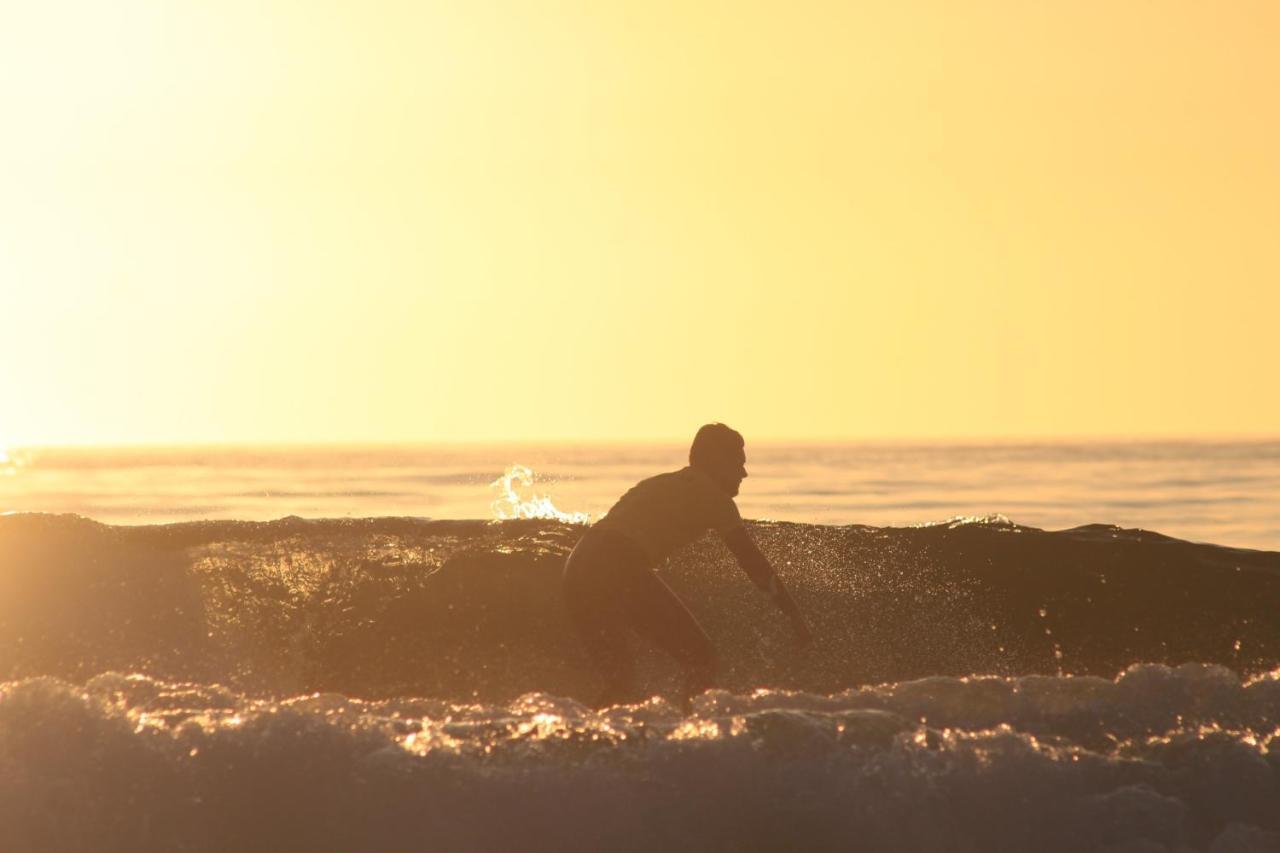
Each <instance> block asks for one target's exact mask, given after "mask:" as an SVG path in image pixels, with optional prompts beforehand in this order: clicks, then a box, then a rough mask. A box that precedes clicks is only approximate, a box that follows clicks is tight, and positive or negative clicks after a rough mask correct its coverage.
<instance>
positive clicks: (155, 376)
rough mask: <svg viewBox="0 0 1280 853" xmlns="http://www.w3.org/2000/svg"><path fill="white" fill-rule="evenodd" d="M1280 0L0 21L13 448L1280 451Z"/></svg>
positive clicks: (0, 254) (186, 3)
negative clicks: (600, 443)
mask: <svg viewBox="0 0 1280 853" xmlns="http://www.w3.org/2000/svg"><path fill="white" fill-rule="evenodd" d="M1278 43H1280V3H1276V2H1273V0H1257V2H1229V0H1228V1H1227V2H1220V3H1206V2H1203V0H1195V2H1190V0H1161V1H1160V2H1144V0H1132V2H1116V1H1115V0H1106V2H1093V0H1071V2H1065V0H1064V2H1027V0H985V2H984V0H975V2H967V3H957V2H954V0H910V2H904V1H903V0H899V1H898V2H884V3H880V2H877V3H857V2H846V3H815V2H787V3H781V2H778V3H749V2H716V3H712V2H688V0H685V2H661V0H635V2H633V0H621V2H620V1H619V0H611V2H605V3H601V2H598V0H596V1H593V2H581V3H574V2H542V3H531V2H521V0H503V2H496V3H489V2H477V0H466V2H462V0H455V2H451V3H423V2H369V0H363V2H357V1H356V0H335V2H312V0H308V2H303V1H302V0H296V2H286V0H243V2H242V0H219V2H217V3H212V2H205V0H166V1H165V2H157V0H116V2H112V3H106V2H97V0H95V1H94V2H87V0H86V2H71V0H43V1H42V2H39V3H25V2H17V0H0V117H2V120H3V127H4V132H3V133H2V134H0V163H2V164H3V176H4V180H3V186H2V187H0V312H2V314H0V316H2V317H3V326H2V327H0V328H2V332H3V333H2V334H0V441H8V442H10V443H64V442H80V443H117V442H150V441H159V442H185V441H325V440H368V441H392V440H421V441H430V440H457V439H482V440H493V439H528V440H541V439H551V438H594V439H628V438H685V437H687V436H688V435H689V434H691V433H692V430H693V428H694V427H695V426H696V425H697V424H699V423H702V422H703V421H706V420H724V421H726V422H729V423H730V424H733V425H734V426H736V427H738V428H739V429H741V430H742V431H743V432H744V433H745V434H746V435H747V436H748V439H749V440H750V439H760V438H793V439H795V438H859V437H934V438H953V437H971V436H1038V435H1052V436H1070V435H1163V434H1172V435H1201V434H1215V435H1217V434H1277V433H1280V395H1278V394H1277V393H1276V387H1277V380H1276V378H1275V374H1276V373H1277V367H1280V334H1277V322H1278V319H1277V318H1280V97H1277V92H1280V51H1278V50H1277V49H1276V45H1277V44H1278Z"/></svg>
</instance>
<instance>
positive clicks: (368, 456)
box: [0, 440, 1280, 550]
mask: <svg viewBox="0 0 1280 853" xmlns="http://www.w3.org/2000/svg"><path fill="white" fill-rule="evenodd" d="M687 453H688V450H687V446H684V445H564V444H562V445H530V446H519V445H490V446H485V445H454V446H434V447H297V448H288V447H260V448H252V447H206V448H134V449H65V448H64V449H47V450H39V449H33V450H10V451H8V452H7V453H5V452H3V449H0V512H5V511H19V512H50V513H76V514H78V515H84V516H86V517H88V518H93V519H95V520H97V521H102V522H106V523H110V524H156V523H164V522H172V521H196V520H205V519H239V520H252V521H266V520H269V519H273V518H282V517H284V516H289V515H298V516H302V517H304V518H362V517H379V516H413V517H429V518H471V519H477V518H494V517H495V506H494V503H495V501H499V504H498V506H497V507H496V509H497V510H498V511H502V512H508V513H509V512H511V511H512V505H511V502H510V501H508V500H503V498H504V494H503V492H502V490H501V489H499V488H495V487H493V486H491V485H490V484H492V483H494V482H495V481H497V480H499V479H500V478H501V477H502V476H503V475H504V473H506V472H508V471H510V470H511V469H512V468H513V467H514V466H524V467H525V468H527V469H529V471H530V472H531V474H532V483H531V484H523V483H521V482H520V481H518V480H516V481H514V482H513V483H512V485H513V487H514V489H515V491H516V494H517V495H518V496H519V501H520V502H526V501H531V500H532V499H533V498H535V497H545V498H548V499H549V500H550V501H551V502H552V503H553V504H554V505H555V507H557V508H558V509H560V510H562V511H565V512H569V513H586V514H588V515H589V516H591V517H596V516H598V515H599V514H601V513H604V512H605V511H607V510H608V509H609V507H610V506H611V505H612V503H613V501H614V500H616V499H617V497H618V496H619V495H621V494H622V492H623V491H625V490H626V489H627V488H629V487H630V486H632V485H634V484H635V483H636V482H637V481H638V480H640V479H641V478H643V477H647V476H651V475H652V474H655V473H658V472H661V471H668V470H673V469H675V468H678V467H680V466H682V465H684V464H685V459H686V456H687ZM747 454H748V458H747V470H748V472H749V474H750V476H749V478H748V479H747V481H746V482H745V483H743V486H742V493H741V495H740V496H739V498H738V505H739V507H740V508H741V510H742V513H743V515H744V516H745V517H747V518H757V519H771V520H775V521H797V522H806V523H813V524H869V525H876V526H884V525H892V526H903V525H911V524H921V523H930V522H938V521H944V520H947V519H950V518H955V517H985V516H990V515H1003V516H1005V517H1006V518H1009V519H1010V520H1012V521H1015V522H1017V523H1019V524H1024V525H1028V526H1032V527H1040V528H1043V529H1062V528H1068V527H1077V526H1079V525H1082V524H1097V523H1101V524H1114V525H1118V526H1121V527H1141V528H1144V529H1148V530H1156V531H1159V532H1161V533H1164V534H1166V535H1169V536H1176V537H1179V538H1182V539H1190V540H1192V541H1197V542H1212V543H1215V544H1219V545H1231V546H1235V547H1241V548H1262V549H1269V550H1280V497H1278V496H1280V440H1274V441H1235V442H1229V441H1221V442H1171V441H1166V442H1136V441H1128V442H1110V443H1108V442H1077V443H1019V444H980V443H970V444H962V445H936V444H905V443H899V444H884V443H881V444H874V443H872V444H856V445H779V444H755V443H751V444H748V446H747Z"/></svg>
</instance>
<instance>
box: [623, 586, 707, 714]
mask: <svg viewBox="0 0 1280 853" xmlns="http://www.w3.org/2000/svg"><path fill="white" fill-rule="evenodd" d="M629 576H630V582H629V583H628V584H627V587H628V596H627V599H626V607H627V617H628V619H627V621H628V623H629V624H630V625H631V626H632V627H633V628H634V629H635V630H636V632H637V633H638V634H640V635H641V636H642V637H644V638H645V639H647V640H648V641H649V642H651V643H653V644H654V645H656V646H657V647H658V648H660V649H662V650H663V651H665V652H666V653H667V654H669V655H671V656H672V657H673V658H675V659H676V661H677V662H678V663H679V664H680V666H681V668H682V669H683V670H684V692H685V704H686V705H687V704H688V700H689V697H691V696H695V695H697V694H698V693H701V692H702V691H704V690H706V689H707V688H708V687H710V686H711V685H712V684H713V683H714V681H715V674H716V656H715V647H714V646H713V645H712V644H711V638H710V637H708V636H707V632H706V631H704V630H702V626H701V625H699V624H698V620H697V619H695V618H694V617H693V614H692V613H690V612H689V608H687V607H685V606H684V602H683V601H681V600H680V598H679V597H678V596H677V595H676V594H675V593H674V592H672V591H671V588H670V587H669V586H667V585H666V584H665V583H663V581H662V578H660V577H658V576H657V575H656V574H654V573H653V572H652V571H650V570H648V569H643V570H641V571H639V572H631V573H629Z"/></svg>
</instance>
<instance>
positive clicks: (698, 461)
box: [689, 424, 747, 497]
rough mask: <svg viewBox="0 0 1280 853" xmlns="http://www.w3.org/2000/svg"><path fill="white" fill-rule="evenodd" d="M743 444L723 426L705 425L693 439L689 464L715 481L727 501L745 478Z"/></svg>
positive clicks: (743, 442) (738, 437)
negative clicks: (725, 494) (727, 496)
mask: <svg viewBox="0 0 1280 853" xmlns="http://www.w3.org/2000/svg"><path fill="white" fill-rule="evenodd" d="M745 448H746V442H745V441H743V440H742V435H741V433H739V432H738V431H737V430H734V429H730V428H729V427H727V426H725V425H724V424H706V425H705V426H703V427H702V428H701V429H699V430H698V434H697V435H695V436H694V437H693V445H692V446H691V447H690V448H689V464H690V465H692V466H693V467H694V468H697V469H698V470H699V471H702V472H704V473H705V474H707V476H709V477H711V479H712V480H714V481H715V483H716V485H718V486H719V487H720V488H722V489H724V491H725V492H726V493H727V494H728V495H729V497H735V496H736V495H737V494H738V487H739V486H741V485H742V481H743V480H744V479H746V476H747V452H746V449H745Z"/></svg>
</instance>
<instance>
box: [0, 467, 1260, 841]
mask: <svg viewBox="0 0 1280 853" xmlns="http://www.w3.org/2000/svg"><path fill="white" fill-rule="evenodd" d="M748 450H749V455H750V458H749V460H748V469H749V471H750V472H751V477H750V478H749V479H748V480H747V481H746V482H745V483H744V484H743V494H742V497H741V499H740V501H739V502H740V505H741V506H742V509H743V512H744V515H746V516H747V517H748V518H751V519H754V520H753V521H751V522H750V523H749V528H750V530H751V533H752V535H753V537H754V538H755V539H756V540H757V541H758V542H759V544H760V547H761V549H762V550H763V551H764V552H765V553H766V554H767V555H768V556H769V557H770V559H771V561H772V562H773V563H774V565H775V566H777V567H778V570H779V571H780V573H782V574H783V576H784V577H785V578H786V580H787V583H788V585H789V586H790V587H791V588H792V589H793V591H794V594H795V597H796V599H797V601H798V602H799V604H800V606H801V607H802V608H803V609H804V611H805V612H806V614H807V616H808V618H809V620H810V622H811V624H812V626H813V629H814V632H815V635H816V638H817V640H816V642H815V643H814V645H813V646H811V647H809V648H807V649H797V648H794V647H793V646H792V645H791V644H790V643H789V642H788V633H787V630H786V626H785V621H784V620H783V619H782V617H781V616H779V615H778V614H777V613H776V612H774V611H773V610H772V608H771V606H770V604H769V602H768V601H767V600H766V599H764V598H763V597H762V596H760V595H759V594H758V593H757V592H756V591H755V589H754V587H752V586H751V585H750V583H749V582H748V581H747V580H746V578H745V577H743V576H742V574H741V572H740V571H739V570H738V569H737V567H736V566H735V565H734V562H733V559H732V557H731V555H729V553H728V552H727V550H726V549H725V548H724V547H723V546H722V545H721V544H720V543H719V542H717V541H716V540H715V539H714V538H712V537H708V538H705V539H703V540H700V541H699V542H696V543H694V544H692V545H691V546H689V547H688V548H687V549H685V550H683V551H681V552H680V553H678V554H676V555H674V556H673V558H672V559H671V560H670V561H669V562H668V563H667V564H666V565H665V566H663V567H661V574H662V576H663V577H664V579H665V580H666V582H667V583H668V584H669V585H670V586H671V587H672V588H673V589H674V590H675V591H676V592H677V593H678V594H679V595H680V596H681V598H682V599H683V600H684V601H686V602H687V604H688V605H689V607H690V609H691V610H692V612H693V613H694V614H695V615H696V616H697V618H698V619H699V620H700V621H701V622H702V624H703V626H704V627H705V628H706V630H707V632H708V634H709V635H710V636H711V637H712V638H713V640H714V642H715V644H716V647H717V650H718V654H719V676H718V683H717V687H716V689H714V690H712V691H708V692H707V693H705V694H703V695H701V696H699V697H696V698H695V700H694V702H693V706H692V708H691V709H690V711H689V712H688V713H685V712H683V711H682V710H680V708H679V707H677V705H675V704H673V702H672V696H673V694H674V691H675V687H676V682H677V676H678V673H677V672H676V671H675V670H674V668H673V666H672V664H671V662H670V661H669V660H667V659H665V658H664V657H662V656H661V655H660V654H657V653H654V652H653V651H651V650H647V649H644V648H643V647H637V651H638V652H639V654H640V663H641V665H640V672H641V677H642V679H643V682H644V684H645V686H646V691H645V695H646V696H649V697H651V698H647V699H645V700H643V701H638V702H637V703H636V704H631V705H622V706H617V707H614V708H607V709H602V710H594V709H592V708H590V707H589V706H588V705H587V704H585V700H587V699H588V698H590V697H591V696H593V695H594V694H595V693H596V691H597V690H598V689H599V686H600V685H599V683H598V677H597V676H596V674H594V673H593V672H591V671H590V668H589V667H588V664H587V660H586V656H585V654H584V652H583V650H582V649H581V648H580V646H579V644H578V641H577V639H576V638H575V637H574V635H573V633H572V631H571V630H570V627H569V625H568V623H567V619H566V618H565V615H564V612H563V607H562V604H561V601H560V598H559V589H558V578H559V573H560V570H561V567H562V564H563V561H564V557H565V555H566V554H567V552H568V550H569V549H570V548H571V547H572V545H573V544H574V542H575V541H576V540H577V537H578V536H580V535H581V532H582V530H583V527H582V525H581V523H574V520H575V519H574V517H573V516H572V515H571V514H572V513H583V514H586V516H587V517H588V518H589V517H590V516H591V515H593V514H596V513H598V512H600V511H602V510H604V509H607V507H608V505H609V503H610V502H611V501H612V499H613V498H614V497H616V496H617V494H619V493H620V492H621V490H622V489H624V488H625V487H626V486H629V485H631V484H632V483H633V482H634V481H635V480H636V479H639V478H640V477H642V476H645V475H647V474H650V473H654V472H656V471H661V470H667V469H670V468H672V467H676V466H677V465H679V464H680V462H681V456H682V451H681V449H680V448H663V447H613V448H602V447H586V448H572V447H542V448H536V447H533V448H477V447H469V448H426V449H421V448H419V449H412V448H410V449H389V448H380V449H378V448H375V449H363V450H354V449H335V448H329V449H293V450H280V449H257V450H254V449H212V450H211V449H205V450H191V449H183V450H133V451H127V452H126V451H85V450H82V451H56V452H54V451H46V452H32V453H28V454H24V453H21V452H15V451H11V452H9V453H8V454H7V458H6V459H3V460H0V466H4V468H3V470H5V471H7V472H8V473H4V474H0V508H3V509H5V510H8V514H5V515H0V850H5V851H8V850H14V851H28V850H30V851H86V850H88V851H116V850H119V851H126V850H127V851H173V850H187V851H228V850H237V851H240V850H264V851H265V850H272V851H279V850H307V851H310V850H321V851H330V850H332V851H357V850H359V851H364V850H369V851H393V850H394V851H401V850H404V851H411V850H412V851H417V850H432V851H436V850H446V851H452V850H521V851H525V850H530V851H534V850H536V851H540V850H646V851H647V850H726V851H729V850H733V851H737V850H787V851H790V850H867V851H1005V850H1008V851H1022V850H1037V851H1042V850H1043V851H1079V850H1097V851H1130V852H1131V853H1137V851H1161V850H1164V851H1191V850H1194V851H1215V853H1227V851H1276V850H1280V618H1277V614H1280V553H1277V534H1276V530H1277V524H1276V506H1275V502H1274V498H1272V497H1271V495H1273V494H1275V489H1274V486H1275V482H1276V477H1277V455H1278V446H1277V445H1276V444H1274V443H1252V444H1246V443H1231V444H1199V445H1186V444H1156V445H1151V444H1118V445H1075V446H1064V445H1055V446H1038V445H1018V446H999V447H978V446H967V447H961V448H938V447H911V446H893V447H890V446H875V447H873V446H862V447H823V448H802V447H789V448H788V447H765V446H762V447H760V448H754V447H749V448H748ZM515 464H523V465H527V466H528V467H529V468H530V469H532V471H533V472H534V474H533V482H532V483H531V484H529V485H524V484H521V483H520V482H519V479H518V478H516V479H514V480H511V481H509V482H511V484H512V485H513V486H514V487H515V495H514V496H513V495H510V494H507V493H505V492H504V491H503V489H502V487H501V486H502V484H501V482H500V483H499V486H498V487H493V486H491V483H493V482H494V481H495V480H499V479H500V476H501V475H502V474H503V473H504V472H506V471H509V470H510V469H511V467H512V466H513V465H515ZM511 473H512V474H513V475H515V474H519V473H520V472H519V471H512V472H511ZM543 498H546V499H548V500H549V501H550V502H551V503H553V504H554V506H555V507H556V508H557V512H559V513H560V514H561V515H560V517H547V518H510V519H508V520H495V519H497V518H498V517H500V516H521V515H529V514H534V513H536V512H537V511H539V510H541V511H544V513H545V514H550V512H549V510H550V508H549V507H548V506H547V504H546V502H545V501H543V500H542V499H543ZM566 514H569V515H568V516H567V517H566ZM577 520H579V521H580V520H581V519H580V518H579V519H577Z"/></svg>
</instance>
